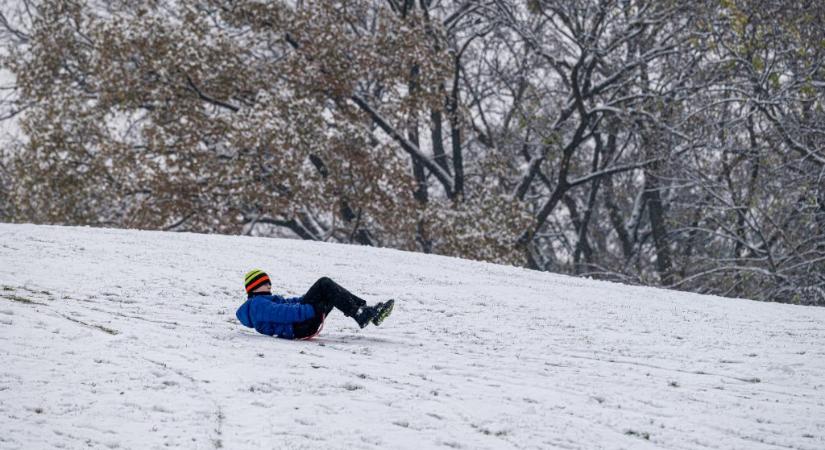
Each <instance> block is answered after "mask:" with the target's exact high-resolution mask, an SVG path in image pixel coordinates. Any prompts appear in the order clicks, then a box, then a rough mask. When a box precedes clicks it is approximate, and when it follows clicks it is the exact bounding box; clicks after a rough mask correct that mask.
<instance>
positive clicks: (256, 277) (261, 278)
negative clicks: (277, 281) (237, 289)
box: [244, 269, 272, 294]
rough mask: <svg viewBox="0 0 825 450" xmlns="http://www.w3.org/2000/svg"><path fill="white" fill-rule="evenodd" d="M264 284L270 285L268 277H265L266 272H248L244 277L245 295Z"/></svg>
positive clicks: (257, 270)
mask: <svg viewBox="0 0 825 450" xmlns="http://www.w3.org/2000/svg"><path fill="white" fill-rule="evenodd" d="M265 283H269V284H272V282H271V281H269V275H267V274H266V272H264V271H263V270H260V269H254V270H250V271H249V272H247V273H246V275H245V276H244V287H245V288H246V293H247V294H249V293H250V292H252V291H253V290H255V288H257V287H259V286H261V285H263V284H265Z"/></svg>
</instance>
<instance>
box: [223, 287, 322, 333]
mask: <svg viewBox="0 0 825 450" xmlns="http://www.w3.org/2000/svg"><path fill="white" fill-rule="evenodd" d="M302 298H303V297H291V298H284V297H281V296H280V295H271V294H254V295H252V296H251V297H249V299H247V301H245V302H244V304H243V305H241V307H240V308H238V310H237V311H236V312H235V317H237V318H238V320H239V321H240V322H241V323H242V324H244V325H245V326H247V327H250V328H255V330H256V331H257V332H258V333H261V334H266V335H268V336H277V337H279V338H284V339H294V338H295V333H294V332H293V330H292V324H293V323H295V322H303V321H304V320H309V319H311V318H313V317H315V309H314V308H313V307H312V305H306V304H303V303H299V302H300V301H301V299H302Z"/></svg>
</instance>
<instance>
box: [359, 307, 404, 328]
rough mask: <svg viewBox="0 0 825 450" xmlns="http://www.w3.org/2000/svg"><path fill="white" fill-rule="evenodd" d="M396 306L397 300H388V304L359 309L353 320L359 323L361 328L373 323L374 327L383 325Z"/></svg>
mask: <svg viewBox="0 0 825 450" xmlns="http://www.w3.org/2000/svg"><path fill="white" fill-rule="evenodd" d="M393 306H395V300H388V301H386V302H380V303H377V304H376V305H375V306H364V307H361V308H359V309H358V312H357V313H355V315H353V316H352V317H353V319H355V321H356V322H358V326H359V327H361V328H364V327H366V326H367V325H369V323H370V322H372V324H373V325H375V326H378V325H381V322H383V321H384V319H386V318H387V317H389V316H390V314H391V313H392V307H393Z"/></svg>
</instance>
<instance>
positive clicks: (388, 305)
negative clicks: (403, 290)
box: [372, 299, 395, 326]
mask: <svg viewBox="0 0 825 450" xmlns="http://www.w3.org/2000/svg"><path fill="white" fill-rule="evenodd" d="M393 306H395V300H392V299H390V300H387V301H386V302H380V303H378V304H377V305H375V306H374V307H373V308H375V317H373V318H372V324H373V325H375V326H378V325H381V322H383V321H384V319H386V318H387V317H389V316H390V314H392V307H393Z"/></svg>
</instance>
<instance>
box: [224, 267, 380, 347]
mask: <svg viewBox="0 0 825 450" xmlns="http://www.w3.org/2000/svg"><path fill="white" fill-rule="evenodd" d="M244 287H245V289H246V293H247V296H248V297H247V300H246V302H244V304H243V305H241V307H240V308H238V311H236V312H235V317H237V318H238V320H239V321H240V322H241V323H242V324H244V325H245V326H247V327H250V328H255V330H256V331H257V332H259V333H261V334H266V335H268V336H277V337H279V338H283V339H309V338H312V337H314V336H317V335H318V333H320V332H321V327H323V325H324V319H325V318H326V316H327V315H329V313H330V312H331V311H332V308H338V310H339V311H341V312H342V313H344V315H345V316H347V317H352V318H353V319H355V321H356V322H357V323H358V326H359V327H361V328H364V327H366V326H367V325H368V324H369V323H370V322H372V323H373V325H380V324H381V322H383V321H384V319H386V318H387V317H388V316H389V315H390V313H391V312H392V307H393V305H394V304H395V301H394V300H389V301H387V302H379V303H377V304H376V305H375V306H367V302H365V301H364V300H362V299H360V298H358V297H356V296H355V295H353V294H352V293H350V292H349V291H347V290H346V289H344V288H343V287H341V286H339V285H338V284H337V283H335V282H334V281H332V280H330V279H329V278H327V277H323V278H320V279H318V281H316V282H315V284H313V285H312V287H311V288H309V290H308V291H307V293H306V294H304V295H303V296H301V297H290V298H284V297H281V296H279V295H272V293H271V289H272V282H271V281H270V280H269V276H268V275H267V274H266V273H265V272H264V271H262V270H258V269H255V270H251V271H249V272H247V274H246V276H245V277H244Z"/></svg>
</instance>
